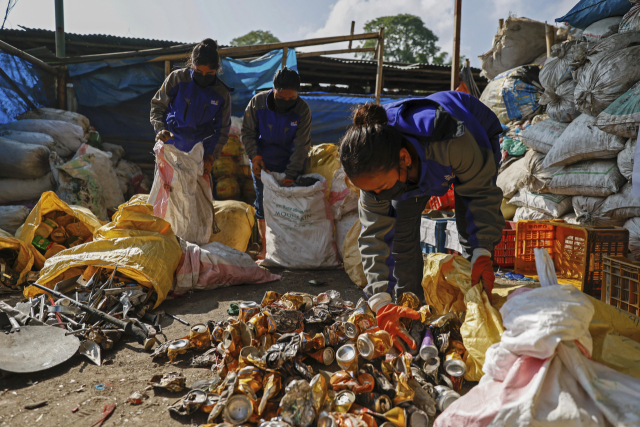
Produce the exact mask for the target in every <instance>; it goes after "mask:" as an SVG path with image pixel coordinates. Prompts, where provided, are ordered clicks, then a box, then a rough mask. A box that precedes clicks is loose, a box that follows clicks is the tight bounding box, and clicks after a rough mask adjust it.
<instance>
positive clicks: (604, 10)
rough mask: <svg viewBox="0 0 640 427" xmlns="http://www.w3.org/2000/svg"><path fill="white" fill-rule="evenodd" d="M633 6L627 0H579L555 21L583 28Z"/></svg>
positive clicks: (621, 13) (618, 14)
mask: <svg viewBox="0 0 640 427" xmlns="http://www.w3.org/2000/svg"><path fill="white" fill-rule="evenodd" d="M631 6H633V5H632V4H631V3H630V2H629V0H580V1H579V2H578V3H577V4H576V5H575V6H573V8H572V9H571V10H570V11H569V12H567V13H566V14H565V15H564V16H563V17H562V18H557V19H556V22H566V23H567V24H569V25H571V26H572V27H576V28H580V29H581V30H584V29H585V28H587V27H588V26H589V25H591V24H593V23H594V22H596V21H599V20H601V19H604V18H608V17H610V16H622V15H624V14H625V13H627V12H629V10H630V9H631Z"/></svg>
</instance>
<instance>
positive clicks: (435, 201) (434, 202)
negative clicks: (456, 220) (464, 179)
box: [429, 185, 455, 211]
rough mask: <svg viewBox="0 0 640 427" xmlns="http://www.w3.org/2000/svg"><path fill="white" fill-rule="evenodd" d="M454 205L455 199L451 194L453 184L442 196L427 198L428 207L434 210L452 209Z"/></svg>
mask: <svg viewBox="0 0 640 427" xmlns="http://www.w3.org/2000/svg"><path fill="white" fill-rule="evenodd" d="M454 206H455V199H454V196H453V185H452V186H451V188H450V189H449V191H447V194H445V195H444V196H440V197H436V196H433V197H431V198H430V199H429V207H430V208H431V209H432V210H435V211H437V210H449V209H453V207H454Z"/></svg>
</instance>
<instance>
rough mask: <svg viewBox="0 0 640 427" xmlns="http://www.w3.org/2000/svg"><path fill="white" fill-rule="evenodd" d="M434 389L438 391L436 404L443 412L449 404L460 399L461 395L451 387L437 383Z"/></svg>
mask: <svg viewBox="0 0 640 427" xmlns="http://www.w3.org/2000/svg"><path fill="white" fill-rule="evenodd" d="M434 390H435V392H436V406H437V407H438V411H440V412H443V411H444V410H445V409H447V408H448V407H449V405H451V404H452V403H453V402H455V401H456V400H458V399H460V395H459V394H458V393H456V392H455V391H453V390H452V389H451V388H450V387H447V386H443V385H437V386H435V387H434Z"/></svg>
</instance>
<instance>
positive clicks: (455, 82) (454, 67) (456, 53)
mask: <svg viewBox="0 0 640 427" xmlns="http://www.w3.org/2000/svg"><path fill="white" fill-rule="evenodd" d="M461 18H462V0H455V8H454V9H453V57H452V58H451V90H456V88H457V87H458V86H459V85H460V25H461Z"/></svg>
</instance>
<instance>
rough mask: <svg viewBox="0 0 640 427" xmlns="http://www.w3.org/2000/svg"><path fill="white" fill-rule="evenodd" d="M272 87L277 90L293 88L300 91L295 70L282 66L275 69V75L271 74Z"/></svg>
mask: <svg viewBox="0 0 640 427" xmlns="http://www.w3.org/2000/svg"><path fill="white" fill-rule="evenodd" d="M273 88H274V89H277V90H287V89H290V90H295V91H296V92H299V91H300V76H299V75H298V73H296V71H295V70H292V69H291V68H287V67H284V68H283V69H281V70H278V71H276V75H275V76H273Z"/></svg>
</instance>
